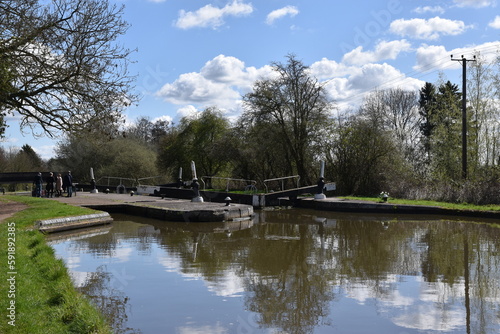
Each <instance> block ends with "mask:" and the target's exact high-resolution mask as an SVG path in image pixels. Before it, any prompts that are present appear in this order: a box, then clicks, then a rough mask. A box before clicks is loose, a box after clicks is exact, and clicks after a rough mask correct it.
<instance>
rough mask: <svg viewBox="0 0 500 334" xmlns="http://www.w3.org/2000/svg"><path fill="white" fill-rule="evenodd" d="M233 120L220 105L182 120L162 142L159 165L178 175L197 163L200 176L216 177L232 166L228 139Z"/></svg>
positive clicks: (174, 175) (175, 175) (164, 169)
mask: <svg viewBox="0 0 500 334" xmlns="http://www.w3.org/2000/svg"><path fill="white" fill-rule="evenodd" d="M229 129H230V127H229V122H228V120H227V119H225V118H224V117H223V116H222V113H221V111H220V110H218V109H217V108H213V107H212V108H207V109H205V110H204V111H203V112H201V113H200V114H197V115H195V116H194V117H189V116H188V117H184V118H182V119H181V121H180V124H179V126H178V127H177V129H175V130H174V131H172V132H171V133H170V134H168V135H166V136H164V138H163V139H162V141H161V143H160V153H159V159H158V162H159V166H158V167H159V168H160V169H161V170H163V171H167V172H169V173H170V174H171V175H172V176H173V177H174V178H177V175H178V174H177V170H178V168H179V167H182V168H183V170H184V171H190V170H191V167H190V166H191V161H194V162H195V163H196V170H197V174H198V176H215V175H217V174H219V173H220V172H223V171H225V170H226V168H227V167H228V164H229V161H230V157H229V156H228V155H227V154H226V149H225V146H226V145H227V141H226V138H227V136H228V134H229Z"/></svg>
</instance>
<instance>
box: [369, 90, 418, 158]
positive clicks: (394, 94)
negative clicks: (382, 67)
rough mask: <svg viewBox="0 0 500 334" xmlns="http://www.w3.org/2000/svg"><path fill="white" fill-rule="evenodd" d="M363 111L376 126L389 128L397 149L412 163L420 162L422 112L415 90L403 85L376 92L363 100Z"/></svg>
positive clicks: (384, 128) (382, 128)
mask: <svg viewBox="0 0 500 334" xmlns="http://www.w3.org/2000/svg"><path fill="white" fill-rule="evenodd" d="M360 113H361V115H362V116H364V117H367V119H369V120H370V122H371V123H372V124H373V126H374V127H379V128H380V129H381V130H382V131H389V133H390V134H392V137H393V138H394V143H395V145H396V148H397V149H398V151H400V152H401V153H402V155H403V156H404V158H405V159H406V160H407V161H408V162H410V163H411V164H412V165H413V166H416V165H417V163H418V161H419V157H418V154H416V153H417V148H416V146H417V143H418V133H419V131H418V126H419V122H418V117H419V115H418V99H417V93H416V92H414V91H407V90H403V89H400V88H393V89H386V90H381V91H375V92H373V93H371V94H369V95H368V97H367V98H365V99H364V102H363V105H362V107H361V110H360Z"/></svg>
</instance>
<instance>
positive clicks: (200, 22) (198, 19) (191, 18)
mask: <svg viewBox="0 0 500 334" xmlns="http://www.w3.org/2000/svg"><path fill="white" fill-rule="evenodd" d="M252 12H253V6H252V4H246V3H243V2H240V1H238V0H234V1H233V2H232V3H228V4H227V5H226V6H224V7H223V8H217V7H214V6H212V5H211V4H208V5H206V6H204V7H202V8H200V9H198V10H197V11H195V12H186V11H185V10H181V11H180V12H179V18H178V19H177V21H176V22H174V26H176V27H177V28H180V29H190V28H195V27H201V28H207V27H210V28H213V29H215V28H218V27H220V26H222V25H223V24H224V18H225V17H228V16H235V17H239V16H245V15H249V14H251V13H252Z"/></svg>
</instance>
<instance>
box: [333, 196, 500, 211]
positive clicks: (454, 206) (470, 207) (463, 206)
mask: <svg viewBox="0 0 500 334" xmlns="http://www.w3.org/2000/svg"><path fill="white" fill-rule="evenodd" d="M340 198H345V199H351V200H360V201H369V202H376V203H381V199H380V198H379V197H353V196H340ZM388 202H389V203H391V204H407V205H422V206H436V207H440V208H444V209H450V210H462V211H500V205H474V204H468V203H447V202H436V201H424V200H410V199H398V198H392V197H390V198H389V200H388Z"/></svg>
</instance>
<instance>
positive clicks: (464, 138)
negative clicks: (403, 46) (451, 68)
mask: <svg viewBox="0 0 500 334" xmlns="http://www.w3.org/2000/svg"><path fill="white" fill-rule="evenodd" d="M451 60H453V61H459V62H462V178H464V179H467V62H468V61H476V56H474V59H467V58H465V57H464V56H463V55H462V58H460V59H455V58H453V55H451Z"/></svg>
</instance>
